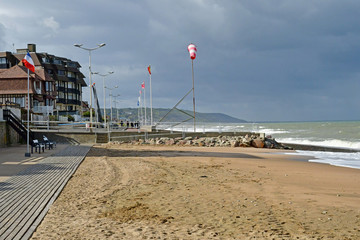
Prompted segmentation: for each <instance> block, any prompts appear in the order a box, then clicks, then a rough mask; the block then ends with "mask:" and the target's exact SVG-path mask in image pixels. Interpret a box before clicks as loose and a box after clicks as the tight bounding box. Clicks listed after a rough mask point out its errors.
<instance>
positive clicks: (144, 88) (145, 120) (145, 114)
mask: <svg viewBox="0 0 360 240" xmlns="http://www.w3.org/2000/svg"><path fill="white" fill-rule="evenodd" d="M145 92H146V91H145V87H144V109H145V116H144V117H145V125H146V124H147V121H146V93H145Z"/></svg>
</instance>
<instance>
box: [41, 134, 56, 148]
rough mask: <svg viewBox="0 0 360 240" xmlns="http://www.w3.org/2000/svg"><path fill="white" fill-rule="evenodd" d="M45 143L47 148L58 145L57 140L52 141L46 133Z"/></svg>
mask: <svg viewBox="0 0 360 240" xmlns="http://www.w3.org/2000/svg"><path fill="white" fill-rule="evenodd" d="M43 143H44V144H45V148H46V146H48V149H50V148H51V149H53V148H54V147H56V142H53V141H50V140H49V139H48V138H47V137H46V136H45V135H43Z"/></svg>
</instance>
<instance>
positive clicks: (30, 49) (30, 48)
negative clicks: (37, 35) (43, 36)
mask: <svg viewBox="0 0 360 240" xmlns="http://www.w3.org/2000/svg"><path fill="white" fill-rule="evenodd" d="M28 49H29V52H36V44H33V43H29V44H28Z"/></svg>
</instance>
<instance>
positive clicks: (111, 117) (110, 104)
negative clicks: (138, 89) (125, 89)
mask: <svg viewBox="0 0 360 240" xmlns="http://www.w3.org/2000/svg"><path fill="white" fill-rule="evenodd" d="M105 88H106V89H109V90H110V94H109V96H110V109H111V111H110V112H111V113H110V124H112V98H111V97H112V94H111V91H112V90H114V89H115V88H118V86H115V87H113V88H108V87H105ZM110 124H109V125H110ZM109 129H110V127H109Z"/></svg>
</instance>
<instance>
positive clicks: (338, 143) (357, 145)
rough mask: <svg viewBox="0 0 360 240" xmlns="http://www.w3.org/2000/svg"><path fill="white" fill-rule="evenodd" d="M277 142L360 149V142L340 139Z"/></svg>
mask: <svg viewBox="0 0 360 240" xmlns="http://www.w3.org/2000/svg"><path fill="white" fill-rule="evenodd" d="M276 140H277V141H278V142H281V143H284V144H286V143H290V144H302V145H312V146H320V147H335V148H347V149H360V142H352V141H345V140H340V139H329V140H318V141H317V140H309V139H298V138H278V139H276Z"/></svg>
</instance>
